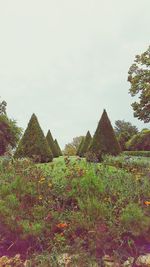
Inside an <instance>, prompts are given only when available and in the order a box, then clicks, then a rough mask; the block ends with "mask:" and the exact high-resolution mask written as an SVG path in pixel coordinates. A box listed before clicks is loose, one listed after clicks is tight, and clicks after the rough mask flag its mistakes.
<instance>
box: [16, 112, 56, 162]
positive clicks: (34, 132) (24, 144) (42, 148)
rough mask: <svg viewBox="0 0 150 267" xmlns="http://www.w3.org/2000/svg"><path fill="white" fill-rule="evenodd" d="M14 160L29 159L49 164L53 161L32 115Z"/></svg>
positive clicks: (34, 116)
mask: <svg viewBox="0 0 150 267" xmlns="http://www.w3.org/2000/svg"><path fill="white" fill-rule="evenodd" d="M15 157H16V158H23V157H29V158H32V159H33V160H34V161H35V162H41V163H42V162H43V163H44V162H50V161H52V159H53V156H52V153H51V150H50V148H49V146H48V143H47V141H46V138H45V136H44V133H43V131H42V129H41V127H40V125H39V122H38V119H37V117H36V115H35V114H33V115H32V117H31V119H30V121H29V123H28V126H27V129H26V130H25V132H24V135H23V137H22V139H21V141H20V143H19V145H18V147H17V150H16V152H15Z"/></svg>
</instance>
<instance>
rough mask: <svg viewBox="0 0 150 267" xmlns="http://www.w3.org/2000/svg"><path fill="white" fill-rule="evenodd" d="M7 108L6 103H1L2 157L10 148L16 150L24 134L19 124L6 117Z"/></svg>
mask: <svg viewBox="0 0 150 267" xmlns="http://www.w3.org/2000/svg"><path fill="white" fill-rule="evenodd" d="M6 106H7V103H6V102H5V101H2V102H0V155H4V154H5V153H6V151H7V148H8V146H9V147H11V148H15V147H16V145H17V143H18V141H19V139H20V137H21V133H22V128H20V127H18V126H17V122H16V121H15V120H12V119H9V118H8V116H7V115H6Z"/></svg>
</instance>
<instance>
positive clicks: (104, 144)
mask: <svg viewBox="0 0 150 267" xmlns="http://www.w3.org/2000/svg"><path fill="white" fill-rule="evenodd" d="M89 151H91V152H93V154H95V155H96V157H97V159H98V160H99V161H101V156H102V155H103V154H112V155H118V154H119V153H120V152H121V149H120V146H119V144H118V141H117V139H116V136H115V133H114V130H113V128H112V125H111V122H110V120H109V118H108V115H107V113H106V111H105V110H104V112H103V114H102V117H101V119H100V121H99V124H98V127H97V129H96V132H95V134H94V137H93V140H92V143H91V145H90V148H89Z"/></svg>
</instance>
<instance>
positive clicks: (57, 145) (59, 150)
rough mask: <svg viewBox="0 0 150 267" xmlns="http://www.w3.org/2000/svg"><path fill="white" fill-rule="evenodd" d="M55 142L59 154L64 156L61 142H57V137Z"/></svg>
mask: <svg viewBox="0 0 150 267" xmlns="http://www.w3.org/2000/svg"><path fill="white" fill-rule="evenodd" d="M54 143H55V146H56V148H57V151H58V154H59V156H62V152H61V149H60V146H59V144H58V142H57V139H55V141H54Z"/></svg>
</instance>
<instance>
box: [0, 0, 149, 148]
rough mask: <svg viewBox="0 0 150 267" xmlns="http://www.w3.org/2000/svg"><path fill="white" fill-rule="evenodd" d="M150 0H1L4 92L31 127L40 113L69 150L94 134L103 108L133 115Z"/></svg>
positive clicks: (114, 115) (117, 116) (15, 115)
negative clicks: (132, 76) (135, 66)
mask: <svg viewBox="0 0 150 267" xmlns="http://www.w3.org/2000/svg"><path fill="white" fill-rule="evenodd" d="M149 10H150V0H13V1H12V0H5V1H4V0H0V96H1V100H5V101H6V102H7V113H8V116H9V117H10V118H12V119H16V120H17V122H18V125H19V126H21V127H23V128H24V129H25V128H26V126H27V124H28V121H29V119H30V117H31V115H32V113H35V114H36V115H37V117H38V120H39V123H40V125H41V127H42V129H43V131H44V133H45V134H46V133H47V131H48V129H50V130H51V132H52V135H53V137H54V138H57V140H58V142H59V144H60V145H61V147H62V148H64V146H65V144H66V143H69V142H71V141H72V139H73V137H76V136H80V135H85V134H86V132H87V131H88V130H90V131H91V133H92V134H93V133H94V132H95V130H96V127H97V124H98V121H99V119H100V117H101V114H102V112H103V109H104V108H105V109H106V111H107V113H108V116H109V118H110V120H111V122H112V125H113V126H114V123H115V121H116V120H125V121H130V122H131V123H132V124H134V125H136V126H137V127H138V128H139V129H142V128H145V127H148V124H144V123H143V122H141V121H139V120H138V119H137V118H134V116H133V110H132V108H131V103H132V102H134V101H135V99H134V98H133V97H131V96H130V94H129V88H130V83H129V82H127V77H128V70H129V67H130V66H131V65H132V63H133V62H134V58H135V55H136V54H141V53H142V52H144V51H146V50H147V48H148V46H149V44H150V16H149Z"/></svg>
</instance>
